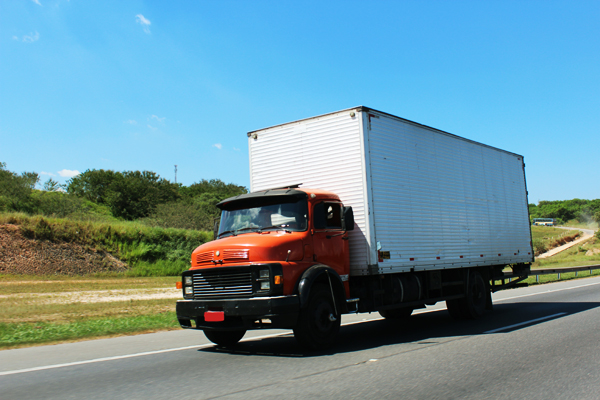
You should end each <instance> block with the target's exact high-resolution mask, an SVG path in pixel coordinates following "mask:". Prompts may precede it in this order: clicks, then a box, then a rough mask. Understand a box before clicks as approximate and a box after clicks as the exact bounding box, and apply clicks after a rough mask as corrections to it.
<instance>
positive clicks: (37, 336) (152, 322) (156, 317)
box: [0, 311, 179, 349]
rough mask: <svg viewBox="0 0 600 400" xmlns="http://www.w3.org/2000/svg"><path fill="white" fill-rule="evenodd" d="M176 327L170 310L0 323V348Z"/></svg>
mask: <svg viewBox="0 0 600 400" xmlns="http://www.w3.org/2000/svg"><path fill="white" fill-rule="evenodd" d="M177 328H179V323H178V322H177V318H176V315H175V312H174V311H171V312H162V313H158V314H150V315H136V316H129V317H105V318H92V319H82V320H80V321H73V322H67V323H54V322H36V323H30V322H29V323H28V322H22V323H0V349H9V348H17V347H25V346H28V345H39V344H49V343H56V342H64V341H71V340H80V339H89V338H99V337H106V336H117V335H123V334H132V333H143V332H151V331H156V330H169V329H177Z"/></svg>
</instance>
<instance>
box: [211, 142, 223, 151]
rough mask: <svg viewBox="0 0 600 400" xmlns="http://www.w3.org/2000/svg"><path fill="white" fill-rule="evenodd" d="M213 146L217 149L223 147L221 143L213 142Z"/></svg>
mask: <svg viewBox="0 0 600 400" xmlns="http://www.w3.org/2000/svg"><path fill="white" fill-rule="evenodd" d="M213 147H216V148H217V149H219V150H221V149H222V148H223V145H222V144H221V143H215V144H213Z"/></svg>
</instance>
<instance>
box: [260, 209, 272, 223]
mask: <svg viewBox="0 0 600 400" xmlns="http://www.w3.org/2000/svg"><path fill="white" fill-rule="evenodd" d="M271 215H273V212H272V211H271V210H269V209H268V208H261V209H260V211H259V212H258V218H257V221H258V225H259V226H260V227H262V228H265V227H267V226H272V225H273V223H272V222H271Z"/></svg>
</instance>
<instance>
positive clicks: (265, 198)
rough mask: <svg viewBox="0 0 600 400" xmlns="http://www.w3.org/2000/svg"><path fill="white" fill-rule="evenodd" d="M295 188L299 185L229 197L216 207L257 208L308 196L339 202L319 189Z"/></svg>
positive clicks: (223, 208) (328, 193)
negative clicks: (266, 203) (270, 203)
mask: <svg viewBox="0 0 600 400" xmlns="http://www.w3.org/2000/svg"><path fill="white" fill-rule="evenodd" d="M297 186H299V185H296V187H289V188H276V189H267V190H262V191H258V192H252V193H246V194H240V195H238V196H234V197H229V198H227V199H225V200H223V201H221V202H219V203H217V207H218V208H220V209H221V210H233V209H240V208H251V207H258V206H260V205H263V204H265V202H269V201H273V202H274V203H278V202H288V201H289V202H295V201H297V200H300V199H306V198H308V197H309V195H313V194H314V195H315V196H316V197H319V198H331V199H337V200H339V197H338V196H337V195H336V194H335V193H333V192H329V191H326V190H320V189H305V188H301V189H300V188H298V187H297Z"/></svg>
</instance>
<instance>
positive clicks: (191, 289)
mask: <svg viewBox="0 0 600 400" xmlns="http://www.w3.org/2000/svg"><path fill="white" fill-rule="evenodd" d="M185 294H194V288H193V287H191V286H186V287H185Z"/></svg>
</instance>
